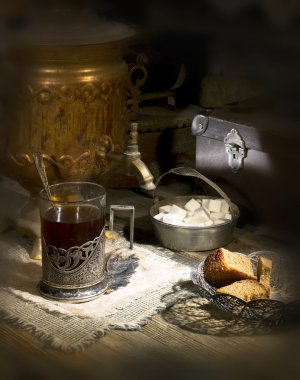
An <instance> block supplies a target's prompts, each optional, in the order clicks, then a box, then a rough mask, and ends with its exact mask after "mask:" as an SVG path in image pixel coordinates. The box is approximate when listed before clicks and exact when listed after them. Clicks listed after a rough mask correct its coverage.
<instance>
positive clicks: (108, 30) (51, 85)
mask: <svg viewBox="0 0 300 380" xmlns="http://www.w3.org/2000/svg"><path fill="white" fill-rule="evenodd" d="M68 12H69V11H68V10H67V11H66V10H64V12H63V13H62V16H61V17H60V18H59V20H60V21H59V22H56V21H57V18H58V16H59V14H60V13H58V14H57V13H55V12H54V13H53V14H52V17H49V19H50V21H49V20H48V18H47V17H46V18H45V19H42V18H38V20H39V22H38V27H39V28H37V29H34V28H32V29H31V30H30V31H29V32H28V34H27V39H26V38H23V37H22V38H23V39H22V38H21V43H17V44H16V45H15V46H14V47H13V49H12V52H13V53H12V57H13V60H14V62H15V65H16V66H15V67H17V70H16V71H15V74H16V77H15V79H16V80H15V86H12V87H13V88H12V89H11V93H10V96H9V99H10V101H8V102H6V104H7V106H6V109H5V113H6V116H5V119H6V123H5V128H4V129H5V132H4V134H5V136H4V137H3V139H2V140H3V141H4V138H5V144H3V146H4V148H1V150H2V152H1V171H2V172H4V174H5V175H6V176H7V177H9V178H12V179H14V180H16V181H18V182H19V183H20V184H21V185H22V186H23V187H24V188H25V189H27V190H28V191H29V193H30V195H31V196H30V198H29V200H28V202H27V204H26V205H25V206H24V208H23V209H22V210H21V211H20V213H19V216H17V217H16V219H17V220H16V221H15V222H14V224H15V225H16V227H17V230H19V233H20V234H26V235H29V236H30V235H31V236H32V237H33V239H34V245H33V249H32V254H31V257H37V256H39V254H40V246H41V241H40V221H39V212H38V207H37V194H38V192H39V191H40V190H41V188H42V184H41V181H40V178H39V176H38V173H37V170H36V167H35V164H34V153H35V152H36V151H39V152H40V154H41V156H42V158H43V162H44V164H45V168H46V173H47V177H48V181H49V183H50V184H53V183H57V182H68V181H92V182H97V183H100V184H102V185H104V186H109V184H111V183H117V184H118V185H119V183H118V180H119V179H120V178H118V177H121V176H122V175H124V176H125V174H126V175H128V174H129V175H132V176H134V177H133V178H136V183H138V184H139V186H141V187H142V188H143V189H145V190H146V191H148V190H150V191H151V190H153V188H154V183H153V176H152V175H151V173H150V171H149V169H148V168H147V166H146V165H145V164H144V163H143V161H141V157H140V153H139V150H138V145H137V125H135V124H134V125H132V127H131V132H130V134H129V140H128V144H127V141H126V132H127V131H126V128H127V125H128V118H127V114H128V113H127V93H128V86H129V82H128V66H127V64H126V63H125V61H124V60H123V58H122V57H123V55H124V53H125V52H126V51H127V48H128V43H129V40H130V38H131V37H132V36H133V34H134V31H133V30H132V29H130V28H128V27H126V26H124V25H121V24H118V23H108V22H103V21H102V23H101V22H100V21H99V20H97V19H95V18H93V17H91V15H90V14H87V15H85V16H84V14H83V13H79V14H76V12H75V13H73V12H71V13H70V14H69V13H68ZM71 16H72V17H71ZM43 20H46V24H47V22H48V25H46V26H45V27H44V22H43ZM64 23H66V27H64ZM56 25H58V26H57V27H56ZM56 29H58V30H56ZM38 30H43V33H40V34H41V35H39V32H37V31H38ZM44 30H46V31H48V32H47V33H46V32H45V31H44ZM65 30H66V32H65ZM49 31H50V32H49ZM23 35H24V34H23ZM25 36H26V34H25ZM115 179H117V181H115ZM119 182H120V181H119ZM134 183H135V182H134ZM121 187H122V186H121Z"/></svg>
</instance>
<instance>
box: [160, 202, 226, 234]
mask: <svg viewBox="0 0 300 380" xmlns="http://www.w3.org/2000/svg"><path fill="white" fill-rule="evenodd" d="M154 218H155V219H157V220H160V221H162V222H164V223H168V224H174V225H176V226H186V227H209V226H212V225H217V224H222V223H225V222H228V221H229V220H231V219H232V215H231V213H230V210H229V205H228V203H227V202H226V201H225V200H224V199H205V198H204V199H202V200H201V199H199V200H196V199H194V198H192V199H190V200H189V201H188V202H187V203H186V204H185V205H184V207H183V208H182V207H179V206H177V205H174V204H173V205H165V206H161V207H159V213H158V214H157V215H155V216H154Z"/></svg>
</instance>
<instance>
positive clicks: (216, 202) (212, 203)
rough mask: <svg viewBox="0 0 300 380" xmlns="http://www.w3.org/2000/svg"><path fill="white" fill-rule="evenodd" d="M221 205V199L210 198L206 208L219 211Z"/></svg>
mask: <svg viewBox="0 0 300 380" xmlns="http://www.w3.org/2000/svg"><path fill="white" fill-rule="evenodd" d="M221 206H222V199H210V200H209V203H208V209H209V211H210V212H220V211H221Z"/></svg>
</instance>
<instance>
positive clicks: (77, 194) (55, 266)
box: [39, 182, 108, 302]
mask: <svg viewBox="0 0 300 380" xmlns="http://www.w3.org/2000/svg"><path fill="white" fill-rule="evenodd" d="M50 193H51V200H50V199H49V198H50V197H49V196H48V195H47V193H46V191H45V190H42V191H41V192H40V196H39V205H40V215H41V243H42V268H43V277H42V280H41V282H40V284H39V289H40V292H41V294H42V295H43V296H44V297H46V298H50V299H54V300H59V301H68V302H84V301H87V300H90V299H93V298H95V297H98V296H99V295H100V294H102V293H103V292H105V289H106V288H107V286H108V276H107V273H106V261H105V235H104V233H103V231H104V223H105V200H106V194H105V189H104V187H102V186H101V185H98V184H96V183H91V182H64V183H57V184H54V185H51V186H50Z"/></svg>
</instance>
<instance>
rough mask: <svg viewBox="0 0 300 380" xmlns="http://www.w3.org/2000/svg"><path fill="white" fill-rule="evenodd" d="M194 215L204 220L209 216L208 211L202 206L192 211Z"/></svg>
mask: <svg viewBox="0 0 300 380" xmlns="http://www.w3.org/2000/svg"><path fill="white" fill-rule="evenodd" d="M194 216H195V217H201V218H204V219H205V220H209V218H210V215H209V212H207V211H206V210H205V209H204V208H203V207H199V208H198V210H196V211H195V212H194Z"/></svg>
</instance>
